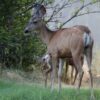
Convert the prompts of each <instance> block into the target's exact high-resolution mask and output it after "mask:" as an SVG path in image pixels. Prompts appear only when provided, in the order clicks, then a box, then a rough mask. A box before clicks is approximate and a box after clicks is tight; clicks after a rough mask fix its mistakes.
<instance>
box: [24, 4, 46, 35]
mask: <svg viewBox="0 0 100 100" xmlns="http://www.w3.org/2000/svg"><path fill="white" fill-rule="evenodd" d="M45 13H46V9H45V7H44V6H43V5H41V4H38V3H36V4H34V5H33V10H32V16H31V18H30V20H29V22H28V24H27V26H26V28H25V33H29V32H31V31H32V30H38V29H39V27H41V25H42V24H41V21H42V19H43V17H44V15H45Z"/></svg>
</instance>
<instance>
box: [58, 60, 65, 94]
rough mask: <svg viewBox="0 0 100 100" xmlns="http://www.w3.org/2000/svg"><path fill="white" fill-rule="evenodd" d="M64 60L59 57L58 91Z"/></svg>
mask: <svg viewBox="0 0 100 100" xmlns="http://www.w3.org/2000/svg"><path fill="white" fill-rule="evenodd" d="M63 65H64V61H63V59H59V69H58V91H59V92H60V90H61V77H62V69H63Z"/></svg>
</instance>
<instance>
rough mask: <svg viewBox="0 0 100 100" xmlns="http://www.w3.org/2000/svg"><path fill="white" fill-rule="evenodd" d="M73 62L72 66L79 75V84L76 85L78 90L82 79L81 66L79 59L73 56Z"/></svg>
mask: <svg viewBox="0 0 100 100" xmlns="http://www.w3.org/2000/svg"><path fill="white" fill-rule="evenodd" d="M73 61H74V64H75V66H76V68H77V70H78V73H79V83H78V89H80V86H81V82H82V78H83V74H84V72H83V69H82V65H81V59H80V57H79V56H78V57H77V56H73Z"/></svg>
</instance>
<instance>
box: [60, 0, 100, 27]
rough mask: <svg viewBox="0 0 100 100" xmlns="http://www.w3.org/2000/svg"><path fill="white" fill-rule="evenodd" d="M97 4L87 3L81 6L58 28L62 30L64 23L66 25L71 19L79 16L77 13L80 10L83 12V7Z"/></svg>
mask: <svg viewBox="0 0 100 100" xmlns="http://www.w3.org/2000/svg"><path fill="white" fill-rule="evenodd" d="M97 2H99V1H95V2H89V3H88V4H85V5H82V6H81V7H80V8H79V9H78V10H77V11H76V12H75V14H74V15H72V16H71V17H70V18H69V19H68V20H67V21H65V22H64V23H63V24H62V25H61V26H60V28H62V27H63V26H64V25H65V24H66V23H68V22H69V21H71V20H72V19H73V18H75V17H77V15H78V14H79V12H80V11H81V10H83V9H84V8H85V7H88V6H90V5H93V4H95V3H97ZM80 16H81V15H80Z"/></svg>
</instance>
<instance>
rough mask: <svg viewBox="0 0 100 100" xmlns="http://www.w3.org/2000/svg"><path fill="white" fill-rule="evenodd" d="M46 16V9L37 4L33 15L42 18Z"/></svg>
mask: <svg viewBox="0 0 100 100" xmlns="http://www.w3.org/2000/svg"><path fill="white" fill-rule="evenodd" d="M45 14H46V8H45V7H44V6H43V5H41V4H35V5H34V6H33V10H32V15H35V16H37V17H39V18H42V17H43V16H44V15H45Z"/></svg>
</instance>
